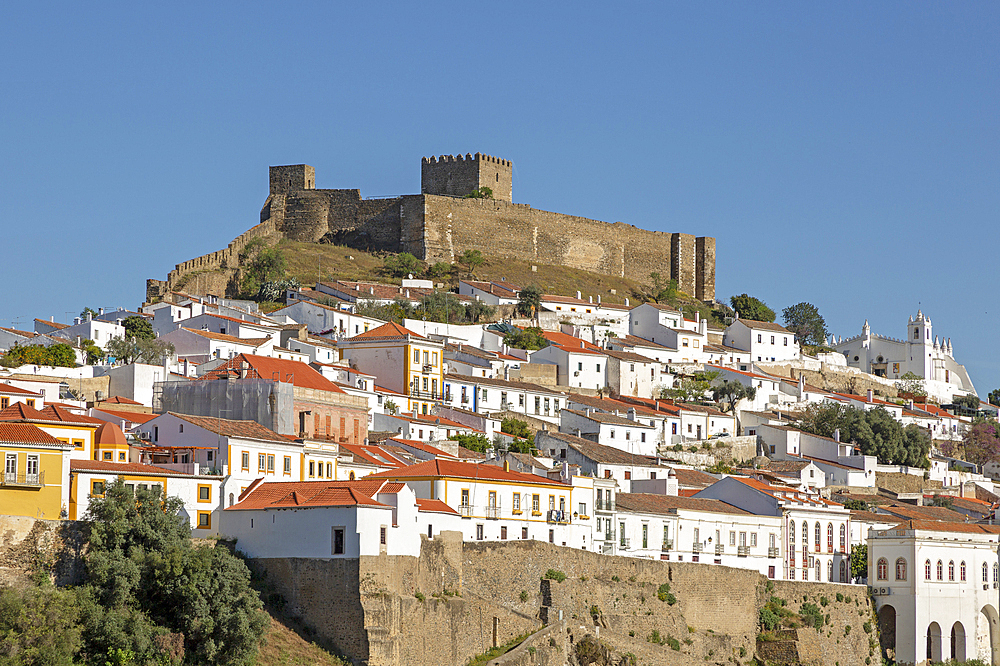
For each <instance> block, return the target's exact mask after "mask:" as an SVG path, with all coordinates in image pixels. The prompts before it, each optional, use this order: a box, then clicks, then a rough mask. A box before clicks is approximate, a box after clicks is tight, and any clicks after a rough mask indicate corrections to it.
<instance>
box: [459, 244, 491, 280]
mask: <svg viewBox="0 0 1000 666" xmlns="http://www.w3.org/2000/svg"><path fill="white" fill-rule="evenodd" d="M457 261H458V263H460V264H462V265H463V266H465V267H466V268H467V269H469V277H470V278H471V277H472V273H473V271H475V270H476V269H477V268H479V267H480V266H482V265H483V264H485V263H486V259H485V258H483V253H482V252H480V251H479V250H466V251H465V252H463V253H462V254H461V255H459V257H458V260H457Z"/></svg>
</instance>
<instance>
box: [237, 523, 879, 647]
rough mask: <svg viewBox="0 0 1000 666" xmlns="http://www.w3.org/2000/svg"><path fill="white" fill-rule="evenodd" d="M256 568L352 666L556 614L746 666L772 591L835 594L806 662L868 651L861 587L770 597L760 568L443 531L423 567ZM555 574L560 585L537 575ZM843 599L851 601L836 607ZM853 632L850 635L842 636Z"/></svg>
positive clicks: (789, 585) (488, 638)
mask: <svg viewBox="0 0 1000 666" xmlns="http://www.w3.org/2000/svg"><path fill="white" fill-rule="evenodd" d="M350 562H354V563H355V564H351V563H350ZM254 564H255V566H258V567H261V568H263V569H264V570H266V571H267V572H268V576H269V579H270V580H271V581H272V582H273V583H274V584H275V585H276V587H277V589H278V590H279V591H281V592H282V594H283V595H284V596H285V598H286V599H287V600H288V602H289V605H288V606H287V608H289V609H290V610H291V611H292V612H295V613H298V614H299V615H300V616H301V619H302V620H303V621H304V622H305V623H306V624H307V625H309V626H311V627H312V628H313V629H315V630H316V631H317V634H318V635H319V636H320V637H321V638H323V639H324V640H328V641H330V642H331V643H333V644H334V645H336V646H337V647H338V649H340V650H341V651H342V652H343V653H344V654H346V655H347V656H348V657H350V658H351V659H352V661H353V662H354V663H362V662H365V663H367V664H369V666H383V665H387V666H397V665H399V666H401V665H403V664H406V665H410V664H413V665H416V666H423V665H426V666H431V665H432V664H433V665H435V666H437V665H442V664H455V665H456V666H459V665H461V664H464V663H466V662H467V661H468V659H469V658H470V657H472V656H473V655H476V654H480V653H482V652H484V651H485V650H487V649H489V647H491V646H492V637H493V628H494V622H496V623H497V630H498V631H497V642H498V643H500V644H503V643H505V642H507V641H508V640H510V639H512V638H514V637H515V636H519V635H521V634H523V633H527V632H531V631H534V630H537V629H539V628H540V627H542V626H543V624H555V623H558V622H560V618H561V621H562V622H565V623H567V624H570V625H573V627H574V632H576V633H579V632H580V631H584V632H595V633H599V634H600V637H601V639H602V640H606V641H608V642H609V644H611V645H613V646H614V648H615V649H616V650H618V651H620V652H626V651H633V652H635V653H637V654H640V655H641V656H643V657H647V658H648V659H652V662H651V663H656V660H657V655H659V658H660V659H668V658H669V659H670V661H669V662H668V663H678V664H694V663H702V664H703V663H706V662H709V663H737V664H740V663H744V664H745V663H749V662H750V661H751V658H752V656H753V655H754V652H755V650H756V647H757V646H756V637H757V633H758V626H757V617H758V610H759V609H760V608H761V606H762V605H763V603H764V602H765V601H766V600H767V599H768V598H769V596H770V595H771V594H775V595H778V596H781V597H782V598H785V599H786V600H787V601H788V603H789V607H790V608H792V610H795V611H797V610H798V608H799V606H800V605H801V603H802V600H803V598H804V597H805V598H808V599H809V601H810V602H812V603H817V604H819V603H820V600H821V598H822V597H826V598H827V601H828V605H827V606H824V607H823V612H824V613H829V614H830V615H831V621H830V624H829V626H827V627H824V631H823V632H822V633H818V632H816V631H815V630H813V629H809V630H808V633H807V632H805V631H804V630H800V631H799V633H800V634H806V633H807V635H805V636H804V637H803V638H800V639H799V642H798V650H799V653H800V654H801V655H803V663H812V664H821V663H822V664H825V663H831V664H832V663H833V662H832V661H829V662H828V661H826V659H827V658H828V657H830V656H832V655H836V661H838V662H839V663H840V664H841V665H842V666H861V665H862V664H864V663H865V658H866V657H870V656H871V654H872V649H873V648H872V646H871V644H870V642H869V639H870V638H871V636H870V635H869V634H866V633H865V632H864V631H862V630H861V629H862V624H863V623H864V621H866V620H870V616H871V609H870V606H869V604H868V598H867V595H866V593H865V589H864V587H860V586H851V585H833V584H821V583H803V582H793V581H773V582H772V586H773V589H769V588H768V581H767V579H766V578H764V577H763V576H761V575H760V574H758V573H756V572H752V571H747V570H742V569H731V568H728V567H721V566H712V565H705V564H695V563H684V562H663V561H654V560H644V559H638V558H627V557H613V556H606V555H599V554H596V553H591V552H587V551H583V550H575V549H571V548H562V547H557V546H554V545H551V544H548V543H544V542H538V541H511V542H504V543H496V542H478V543H477V542H472V543H464V544H463V543H462V542H461V540H460V535H459V534H458V533H448V532H446V533H443V534H441V535H439V536H438V537H436V538H435V539H433V540H424V541H423V547H422V550H421V555H420V557H419V558H415V557H387V556H380V557H366V558H361V559H360V560H353V561H344V560H340V561H338V560H294V561H291V562H290V561H288V560H256V561H255V563H254ZM355 567H356V569H355ZM549 569H555V570H557V571H561V572H562V573H564V574H565V575H566V580H564V581H563V582H561V583H560V582H555V581H551V580H545V579H543V576H544V575H545V574H546V572H547V571H548V570H549ZM345 578H346V580H345ZM663 583H669V584H670V586H671V591H672V592H673V593H674V594H675V595H676V598H677V603H676V604H675V605H672V606H671V605H669V604H667V603H665V602H663V601H660V600H659V599H658V598H657V590H658V588H659V586H660V585H662V584H663ZM352 585H353V586H354V589H352ZM327 590H330V591H329V592H328V591H327ZM837 592H842V593H844V594H847V595H849V596H850V597H851V598H852V600H851V602H850V603H848V602H836V593H837ZM418 593H419V594H420V595H421V596H422V597H423V600H421V598H420V597H418V596H417V594H418ZM359 609H360V610H359ZM595 612H596V616H595ZM494 618H496V619H494ZM846 625H851V626H852V629H853V631H852V630H851V629H848V630H846V633H845V626H846ZM359 627H363V630H362V629H359ZM654 631H657V632H659V634H660V635H661V636H663V637H666V636H671V637H674V638H677V639H678V640H680V641H682V642H683V644H682V647H681V650H680V651H679V653H678V652H675V651H671V650H670V648H669V647H667V646H664V645H652V644H649V643H648V641H647V638H648V637H649V636H651V635H652V634H653V632H654ZM805 657H808V658H805ZM731 658H732V659H731ZM648 659H647V660H648ZM665 663H667V662H665Z"/></svg>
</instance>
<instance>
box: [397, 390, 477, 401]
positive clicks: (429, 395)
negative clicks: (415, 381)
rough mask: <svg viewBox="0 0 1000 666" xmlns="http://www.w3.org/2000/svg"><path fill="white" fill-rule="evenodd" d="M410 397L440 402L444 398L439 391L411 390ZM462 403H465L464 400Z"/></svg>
mask: <svg viewBox="0 0 1000 666" xmlns="http://www.w3.org/2000/svg"><path fill="white" fill-rule="evenodd" d="M410 397H411V398H422V399H424V400H441V399H443V398H444V394H443V393H441V392H440V391H421V390H420V389H415V388H411V389H410ZM462 402H465V400H463V401H462Z"/></svg>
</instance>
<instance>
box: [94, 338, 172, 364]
mask: <svg viewBox="0 0 1000 666" xmlns="http://www.w3.org/2000/svg"><path fill="white" fill-rule="evenodd" d="M104 351H105V353H106V354H107V356H108V357H109V358H114V359H115V361H117V362H118V363H120V364H121V365H129V364H130V363H146V364H148V365H158V364H159V363H161V361H162V359H163V357H164V356H166V355H168V354H173V353H174V351H175V348H174V345H173V343H170V342H165V341H163V340H160V339H153V340H140V339H133V338H119V337H114V338H111V339H110V340H108V344H107V346H106V347H105V349H104Z"/></svg>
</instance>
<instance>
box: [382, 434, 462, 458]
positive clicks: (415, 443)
mask: <svg viewBox="0 0 1000 666" xmlns="http://www.w3.org/2000/svg"><path fill="white" fill-rule="evenodd" d="M392 442H398V443H400V444H406V445H407V446H410V447H413V448H415V449H419V450H420V451H423V452H424V453H429V454H431V455H432V456H444V457H445V458H455V457H456V456H453V455H451V454H450V453H445V452H444V451H442V450H441V449H439V448H437V447H436V446H431V445H430V444H425V443H424V442H421V441H420V440H418V439H402V438H400V437H393V438H391V439H387V440H386V444H390V443H392Z"/></svg>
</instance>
